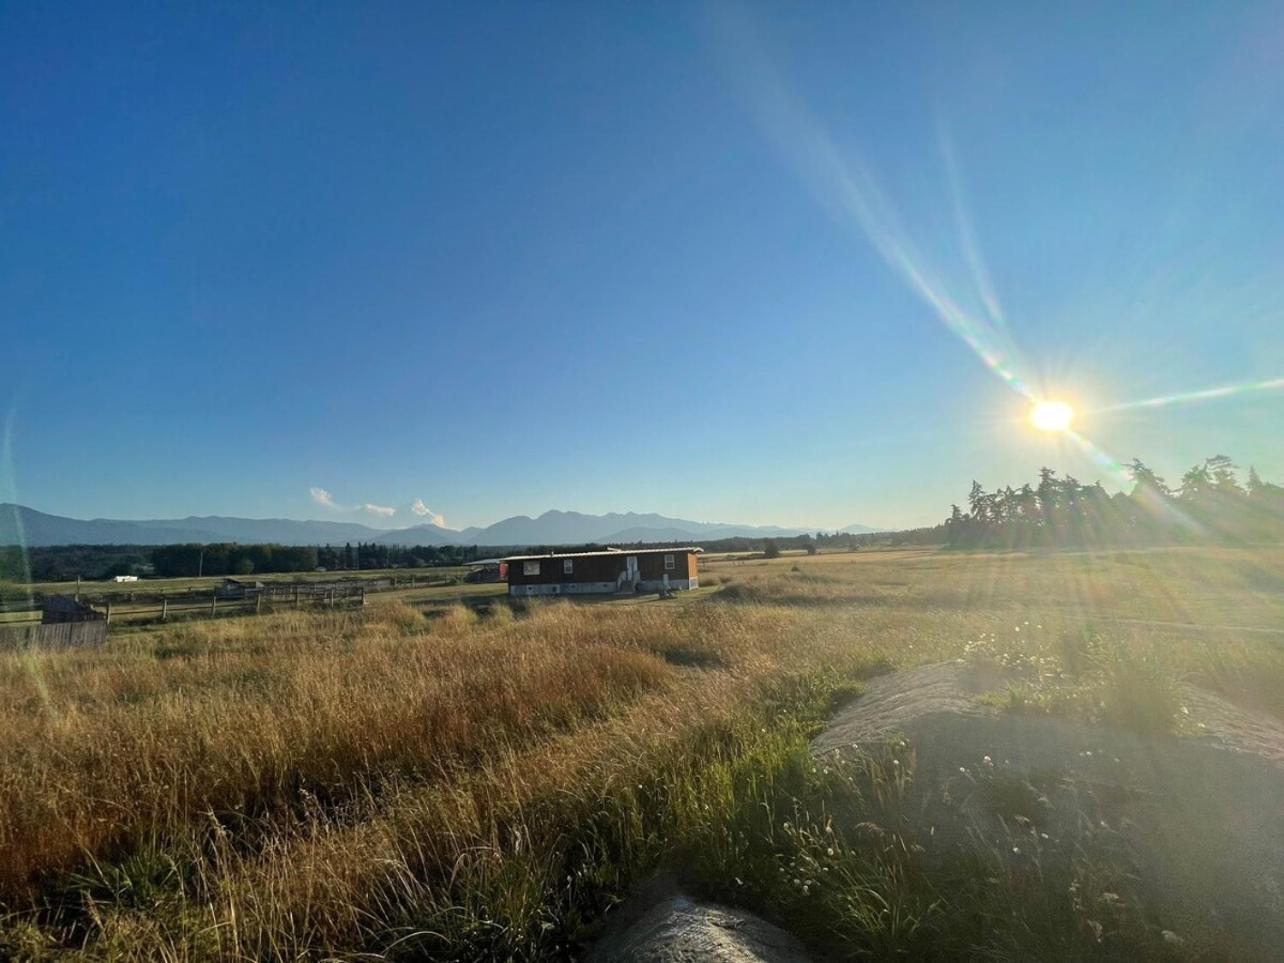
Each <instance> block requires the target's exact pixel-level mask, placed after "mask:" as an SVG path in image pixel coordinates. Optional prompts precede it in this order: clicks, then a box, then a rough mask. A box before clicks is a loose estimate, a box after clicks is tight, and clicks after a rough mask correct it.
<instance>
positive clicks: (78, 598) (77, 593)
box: [76, 575, 80, 602]
mask: <svg viewBox="0 0 1284 963" xmlns="http://www.w3.org/2000/svg"><path fill="white" fill-rule="evenodd" d="M76 601H77V602H79V601H80V576H79V575H77V576H76Z"/></svg>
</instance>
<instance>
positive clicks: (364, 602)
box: [361, 585, 366, 609]
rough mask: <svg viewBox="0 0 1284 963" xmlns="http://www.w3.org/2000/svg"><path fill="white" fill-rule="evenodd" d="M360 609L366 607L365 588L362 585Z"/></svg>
mask: <svg viewBox="0 0 1284 963" xmlns="http://www.w3.org/2000/svg"><path fill="white" fill-rule="evenodd" d="M361 607H362V608H363V609H364V608H365V607H366V587H365V586H364V585H363V586H361Z"/></svg>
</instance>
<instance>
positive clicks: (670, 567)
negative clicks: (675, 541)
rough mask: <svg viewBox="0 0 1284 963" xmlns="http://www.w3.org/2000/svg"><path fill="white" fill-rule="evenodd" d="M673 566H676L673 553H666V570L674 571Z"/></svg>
mask: <svg viewBox="0 0 1284 963" xmlns="http://www.w3.org/2000/svg"><path fill="white" fill-rule="evenodd" d="M673 567H674V566H673V556H672V555H666V556H664V568H665V571H668V572H672V571H673Z"/></svg>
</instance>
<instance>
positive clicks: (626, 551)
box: [500, 545, 704, 562]
mask: <svg viewBox="0 0 1284 963" xmlns="http://www.w3.org/2000/svg"><path fill="white" fill-rule="evenodd" d="M703 551H704V549H702V548H700V547H699V546H698V545H675V546H672V547H670V548H607V549H598V550H597V551H595V552H549V553H548V554H547V555H509V556H507V557H506V558H501V559H500V561H501V562H533V561H535V560H536V559H545V558H591V557H593V556H599V555H658V554H660V553H664V554H670V555H672V554H677V553H678V552H703Z"/></svg>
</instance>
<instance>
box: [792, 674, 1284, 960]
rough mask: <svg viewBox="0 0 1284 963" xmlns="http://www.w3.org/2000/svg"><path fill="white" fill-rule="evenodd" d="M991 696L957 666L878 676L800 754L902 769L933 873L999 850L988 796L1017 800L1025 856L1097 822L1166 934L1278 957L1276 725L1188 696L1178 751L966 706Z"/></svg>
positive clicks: (1283, 818)
mask: <svg viewBox="0 0 1284 963" xmlns="http://www.w3.org/2000/svg"><path fill="white" fill-rule="evenodd" d="M1004 682H1005V680H1004V679H1002V678H1001V677H995V676H993V675H991V676H988V677H986V676H981V675H978V674H977V673H976V671H975V670H974V669H972V668H971V667H970V666H968V665H966V664H964V663H961V662H950V663H940V664H936V665H928V666H922V667H917V668H913V669H907V670H902V671H898V672H893V673H890V674H888V675H885V676H880V677H878V678H875V679H873V680H871V682H870V683H869V685H868V688H867V690H866V693H865V694H864V695H862V696H861V697H860V698H858V699H857V700H855V701H854V702H852V703H851V704H849V705H848V706H846V707H844V708H843V709H842V710H840V711H839V712H838V713H836V714H835V716H834V717H833V719H832V720H831V721H830V723H829V724H828V725H827V726H826V728H825V729H824V730H823V731H822V732H821V733H820V734H819V735H818V736H817V737H816V738H815V739H814V740H813V742H812V750H813V753H814V754H816V756H817V757H818V758H821V759H827V758H832V756H833V754H838V755H840V756H841V755H845V754H848V753H856V752H858V751H866V752H875V753H879V752H889V753H891V754H893V755H896V756H897V757H898V758H900V759H902V760H904V762H905V763H907V764H908V763H911V762H912V765H913V768H914V773H915V777H914V783H915V793H916V794H918V800H919V801H918V802H917V803H916V804H915V811H916V812H918V813H920V814H921V815H920V817H918V818H920V819H921V820H922V821H924V822H931V823H935V822H936V821H937V820H938V819H942V820H943V821H948V822H952V825H953V826H954V828H955V831H954V832H952V833H951V832H948V831H947V832H942V831H941V829H942V828H944V827H941V826H936V825H932V826H931V827H930V828H931V829H932V831H933V832H934V834H935V835H934V836H933V839H934V847H933V848H935V849H937V850H938V854H939V855H941V856H942V858H946V857H947V856H948V852H949V851H950V849H949V848H950V847H951V846H957V845H962V844H963V842H964V840H965V838H970V839H973V840H977V839H979V840H988V841H989V843H990V845H991V846H992V847H993V849H994V850H995V851H1007V850H1010V849H1011V843H1012V842H1014V840H1013V839H1012V838H1011V837H1010V833H1011V832H1012V831H1013V829H1014V824H1013V823H1012V822H1011V817H1010V815H1007V816H1005V815H1004V814H1003V813H1002V812H1001V811H998V810H996V807H995V798H996V788H997V789H1001V788H1003V787H1005V786H1011V785H1013V784H1014V783H1021V784H1025V785H1028V786H1030V787H1032V790H1033V791H1032V792H1031V794H1030V795H1031V798H1032V799H1036V800H1037V803H1038V805H1037V807H1035V808H1034V809H1032V810H1030V811H1029V812H1027V813H1026V816H1028V817H1029V819H1027V820H1026V822H1027V823H1028V822H1029V821H1030V819H1033V821H1034V824H1033V826H1032V827H1029V832H1030V833H1035V831H1036V830H1037V831H1039V832H1038V833H1037V834H1036V838H1037V845H1041V846H1042V845H1046V846H1049V847H1055V846H1056V844H1057V842H1058V840H1059V839H1066V840H1069V839H1072V838H1075V828H1074V827H1075V825H1076V824H1081V822H1082V820H1083V819H1084V817H1085V814H1087V813H1092V819H1093V821H1094V825H1095V823H1096V821H1097V820H1101V823H1100V827H1099V828H1101V829H1103V830H1105V831H1107V832H1108V833H1109V834H1112V836H1113V838H1116V839H1121V840H1125V839H1126V840H1127V845H1128V846H1129V847H1130V848H1131V849H1132V851H1134V852H1135V853H1136V856H1137V859H1138V868H1139V870H1140V877H1141V878H1142V880H1143V884H1144V885H1145V886H1146V887H1147V888H1148V889H1149V891H1150V894H1151V898H1152V899H1153V904H1154V905H1156V906H1159V907H1161V908H1162V912H1163V915H1164V917H1165V919H1166V920H1167V921H1170V922H1171V925H1172V928H1173V929H1175V930H1178V931H1179V932H1180V931H1184V930H1185V929H1186V927H1187V925H1189V926H1191V927H1192V928H1197V923H1198V921H1199V920H1200V919H1202V920H1204V921H1205V922H1210V921H1217V922H1218V924H1219V925H1220V928H1221V931H1222V932H1223V933H1226V932H1229V933H1242V934H1243V935H1244V938H1245V942H1244V943H1243V945H1241V946H1239V947H1237V949H1236V952H1234V953H1232V956H1234V957H1238V958H1260V955H1261V948H1262V947H1263V946H1284V724H1281V722H1280V720H1278V719H1277V718H1275V717H1274V716H1271V715H1269V714H1267V713H1260V712H1256V711H1254V710H1253V709H1251V708H1247V707H1244V706H1240V705H1237V704H1235V703H1232V702H1230V701H1229V700H1227V699H1225V698H1223V697H1221V696H1220V695H1217V694H1215V693H1211V692H1208V691H1206V690H1202V689H1196V688H1193V687H1189V686H1188V687H1185V689H1184V691H1183V696H1182V698H1183V702H1184V703H1185V706H1186V709H1187V711H1188V712H1189V715H1188V716H1185V717H1184V719H1185V721H1186V723H1187V732H1188V734H1187V735H1186V736H1184V737H1176V736H1151V735H1143V734H1138V733H1135V732H1129V731H1124V730H1120V729H1115V728H1111V727H1105V726H1095V725H1086V724H1083V723H1080V722H1077V721H1074V720H1071V719H1065V718H1057V717H1050V716H1039V715H1030V714H1020V713H1011V712H1005V711H999V710H996V709H992V708H987V707H985V706H982V705H980V704H979V703H978V702H977V701H976V697H977V696H978V695H979V694H981V693H983V692H991V691H995V690H999V689H1002V688H1003V685H1004ZM902 738H903V739H904V742H901V739H902ZM960 817H961V818H960ZM1022 825H1023V826H1024V825H1025V823H1023V824H1022ZM960 827H963V828H964V829H965V830H966V831H960ZM922 828H923V829H927V828H929V827H928V826H924V827H922ZM1005 838H1006V840H1007V841H1006V844H1004V843H1003V840H1004V839H1005ZM1045 840H1046V842H1045ZM1005 846H1006V848H1005ZM1218 951H1220V952H1222V953H1224V952H1225V951H1226V947H1224V946H1223V947H1219V948H1217V950H1215V951H1214V952H1215V955H1217V952H1218Z"/></svg>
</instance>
